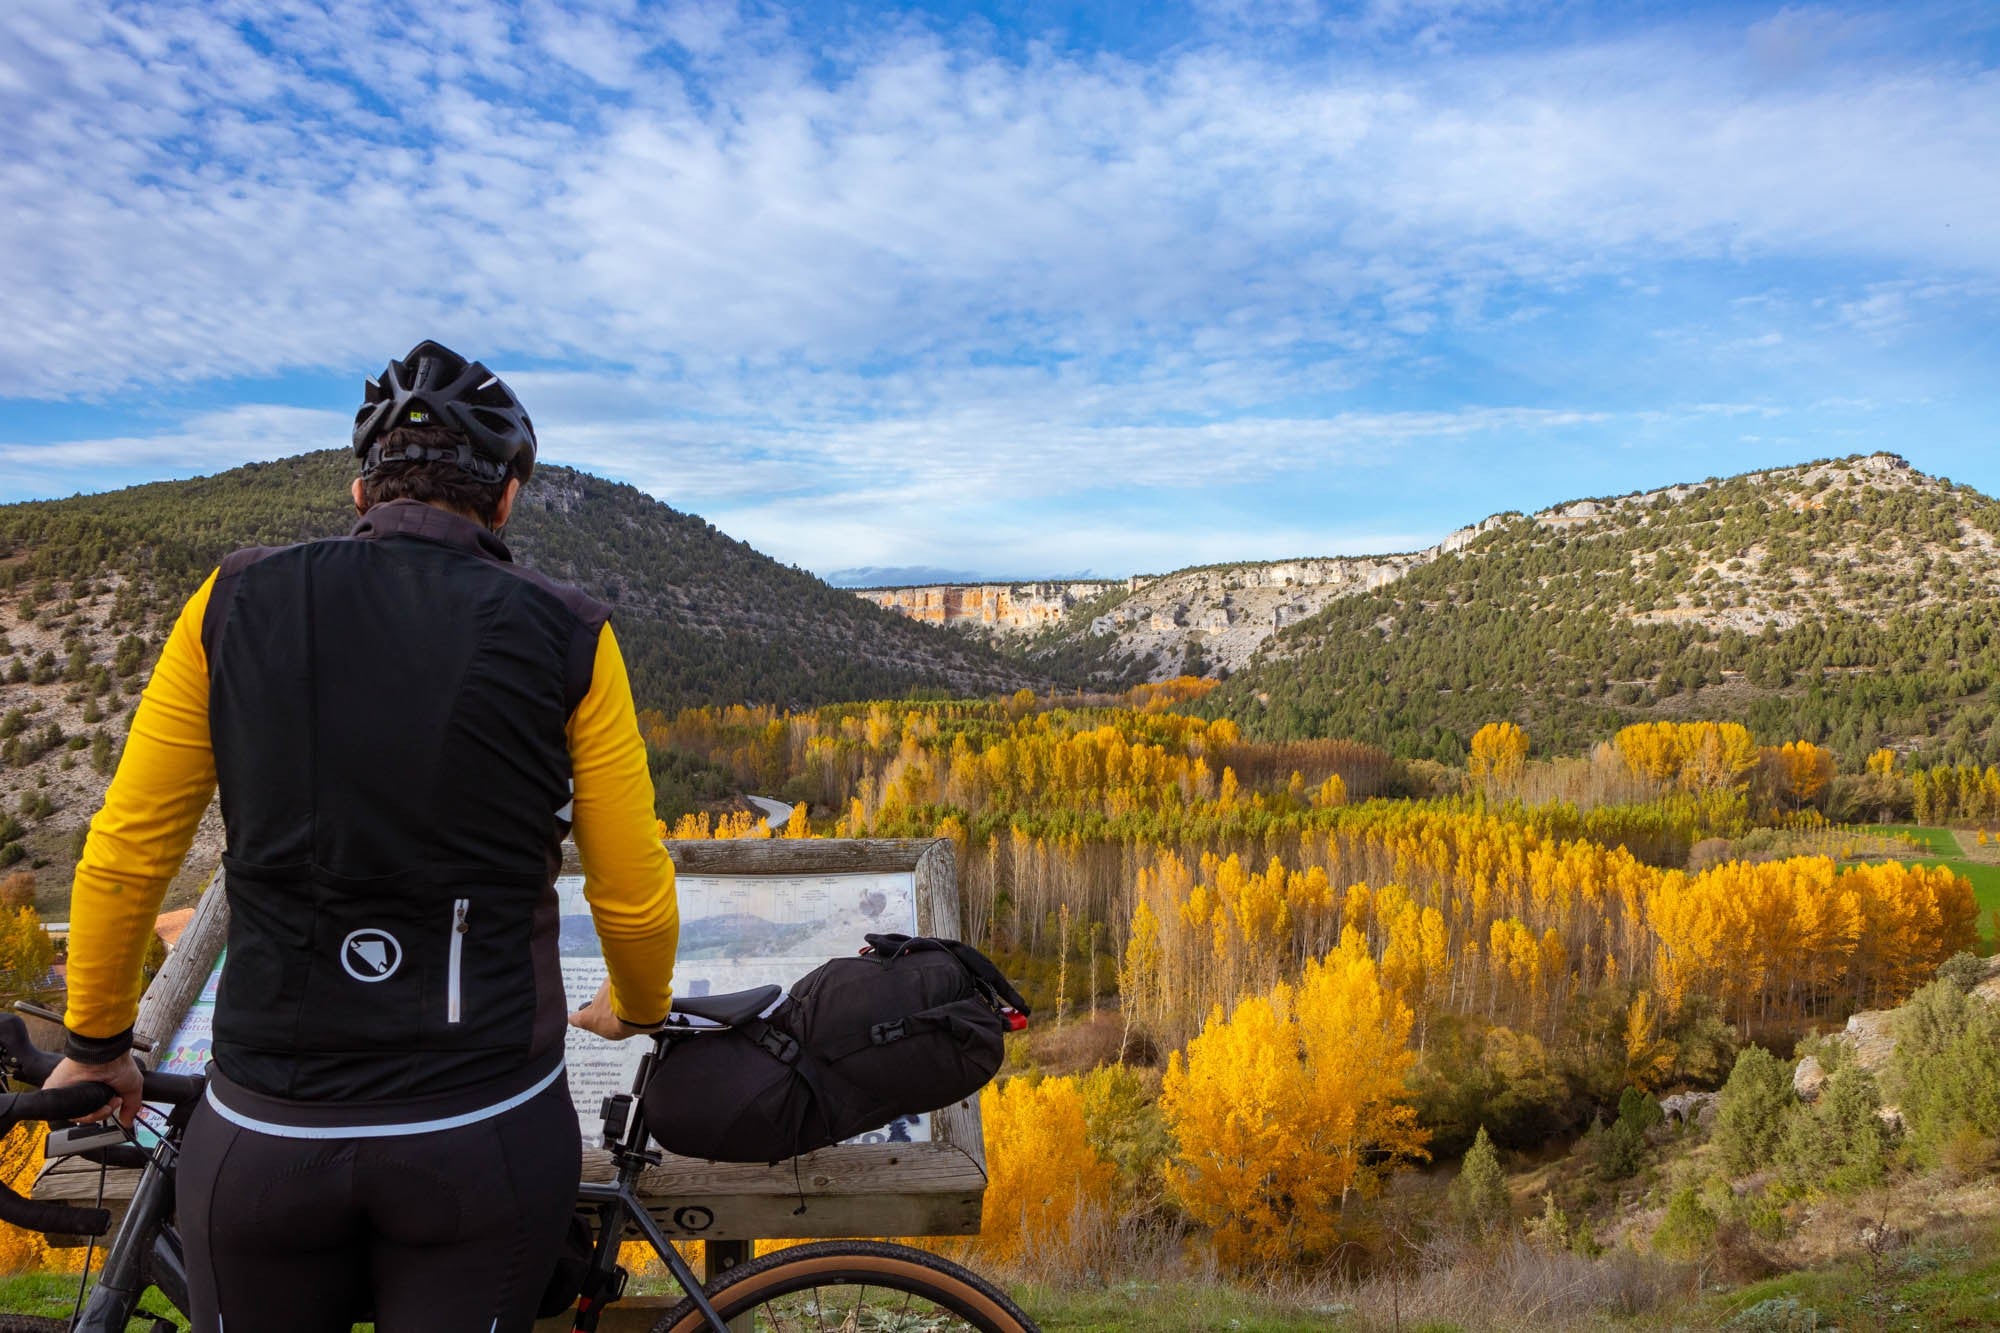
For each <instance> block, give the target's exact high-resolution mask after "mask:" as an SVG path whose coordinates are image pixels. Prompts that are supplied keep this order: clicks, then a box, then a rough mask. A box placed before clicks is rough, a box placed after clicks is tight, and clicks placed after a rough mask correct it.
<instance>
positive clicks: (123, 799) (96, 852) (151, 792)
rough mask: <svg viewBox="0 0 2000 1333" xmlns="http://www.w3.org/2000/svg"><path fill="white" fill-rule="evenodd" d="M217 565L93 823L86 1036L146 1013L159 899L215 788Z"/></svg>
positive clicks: (73, 979) (74, 964) (153, 686)
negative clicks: (210, 646) (211, 664)
mask: <svg viewBox="0 0 2000 1333" xmlns="http://www.w3.org/2000/svg"><path fill="white" fill-rule="evenodd" d="M214 588H215V575H214V574H210V575H209V576H208V580H207V581H206V582H205V583H203V584H202V585H201V587H200V589H199V590H198V591H196V593H195V595H194V596H193V597H191V598H189V599H188V603H187V605H186V606H184V607H182V608H181V615H180V619H179V620H177V621H175V622H174V628H173V632H172V633H171V634H169V635H168V636H167V645H166V647H165V648H164V649H162V650H161V652H160V660H159V663H158V664H157V665H156V666H154V668H153V676H152V679H151V680H149V681H147V682H146V688H145V691H144V692H143V693H142V694H141V695H140V696H139V706H138V708H137V710H136V711H135V712H134V713H133V715H132V729H131V733H130V735H129V736H127V738H126V741H125V753H124V754H123V756H121V757H120V759H119V761H118V772H117V773H116V775H115V776H113V777H112V779H111V786H110V788H109V790H107V791H106V792H105V793H104V808H103V809H101V810H99V811H98V812H97V814H96V815H95V816H93V817H92V819H91V821H90V836H89V837H88V838H87V839H85V841H84V844H83V859H82V860H80V861H78V862H77V867H76V879H75V881H74V883H73V885H72V887H71V889H70V901H69V1012H68V1013H67V1014H66V1015H65V1017H64V1023H65V1025H66V1026H67V1027H68V1028H69V1030H70V1032H71V1033H73V1034H75V1036H77V1037H81V1038H83V1039H84V1040H86V1041H102V1040H106V1039H111V1038H117V1037H120V1036H122V1035H123V1034H124V1033H126V1032H127V1031H128V1030H129V1029H130V1028H131V1026H132V1021H133V1019H135V1018H136V1017H137V1016H138V1013H139V982H140V977H139V969H140V964H141V962H142V961H143V960H144V958H145V954H146V944H147V941H148V939H149V938H150V937H151V936H152V934H153V922H154V920H155V919H156V918H157V917H158V916H159V912H160V899H161V898H162V897H164V896H165V895H166V892H167V885H168V884H169V883H170V882H171V881H172V880H173V877H174V872H175V871H177V870H179V869H180V864H181V858H182V857H184V856H186V855H187V849H188V844H189V843H190V842H192V841H194V832H195V828H196V826H197V825H199V824H200V823H201V816H202V812H203V811H204V810H206V809H207V808H208V799H209V797H210V795H211V794H213V792H214V791H215V752H214V750H213V749H212V748H211V747H210V743H209V735H208V658H207V654H206V653H204V652H203V651H202V646H201V621H202V616H203V614H204V613H205V612H206V611H207V609H208V598H209V594H210V593H211V592H212V591H213V590H214Z"/></svg>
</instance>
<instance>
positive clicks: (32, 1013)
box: [14, 1000, 153, 1054]
mask: <svg viewBox="0 0 2000 1333" xmlns="http://www.w3.org/2000/svg"><path fill="white" fill-rule="evenodd" d="M14 1008H15V1010H16V1011H17V1012H19V1013H23V1014H27V1015H28V1016H29V1017H31V1018H40V1019H46V1020H47V1021H48V1022H51V1023H54V1024H55V1025H56V1026H58V1027H61V1026H62V1025H63V1016H62V1015H61V1014H59V1013H57V1012H56V1011H55V1010H53V1009H44V1008H43V1007H42V1006H41V1005H39V1004H33V1003H30V1002H29V1001H27V1000H16V1001H14ZM132 1049H133V1050H135V1051H145V1052H147V1053H148V1054H151V1052H152V1049H153V1043H152V1042H150V1041H147V1040H146V1039H145V1038H144V1037H141V1036H139V1035H138V1034H136V1033H135V1034H133V1037H132Z"/></svg>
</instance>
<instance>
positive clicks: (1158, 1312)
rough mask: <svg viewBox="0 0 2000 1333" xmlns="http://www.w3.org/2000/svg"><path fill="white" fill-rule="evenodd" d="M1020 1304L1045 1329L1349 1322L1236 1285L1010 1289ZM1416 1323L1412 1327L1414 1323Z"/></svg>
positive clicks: (1238, 1328) (1294, 1330)
mask: <svg viewBox="0 0 2000 1333" xmlns="http://www.w3.org/2000/svg"><path fill="white" fill-rule="evenodd" d="M1012 1294H1013V1296H1014V1299H1015V1300H1017V1301H1019V1302H1020V1305H1021V1308H1022V1309H1024V1310H1027V1311H1028V1312H1029V1313H1031V1314H1032V1315H1034V1317H1035V1322H1036V1323H1038V1324H1040V1325H1041V1326H1042V1327H1043V1328H1044V1329H1046V1330H1048V1333H1057V1331H1058V1330H1061V1331H1062V1333H1141V1330H1160V1333H1182V1331H1185V1333H1195V1331H1196V1330H1207V1329H1227V1330H1229V1333H1307V1330H1312V1333H1324V1330H1327V1329H1330V1328H1340V1327H1342V1326H1344V1325H1345V1326H1351V1325H1349V1321H1348V1320H1346V1319H1344V1318H1342V1316H1343V1315H1346V1314H1348V1313H1349V1311H1348V1310H1347V1308H1346V1307H1345V1306H1342V1305H1339V1304H1331V1303H1318V1304H1310V1303H1304V1302H1300V1301H1286V1300H1283V1299H1281V1298H1278V1297H1273V1296H1260V1295H1258V1294H1256V1293H1254V1292H1249V1291H1244V1290H1241V1289H1239V1288H1235V1287H1227V1286H1205V1285H1197V1284H1193V1283H1155V1282H1124V1283H1119V1284H1117V1285H1116V1286H1109V1287H1101V1288H1097V1289H1095V1290H1088V1291H1085V1290H1074V1291H1058V1290H1055V1289H1053V1288H1049V1287H1042V1286H1025V1287H1017V1288H1015V1289H1014V1291H1013V1293H1012ZM1412 1327H1414V1325H1413V1326H1412Z"/></svg>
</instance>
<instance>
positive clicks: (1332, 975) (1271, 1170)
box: [1160, 927, 1429, 1267]
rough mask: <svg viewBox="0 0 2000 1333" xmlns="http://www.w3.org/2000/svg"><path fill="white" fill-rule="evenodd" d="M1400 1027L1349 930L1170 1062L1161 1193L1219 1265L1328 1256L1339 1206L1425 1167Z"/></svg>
mask: <svg viewBox="0 0 2000 1333" xmlns="http://www.w3.org/2000/svg"><path fill="white" fill-rule="evenodd" d="M1411 1021H1412V1015H1411V1012H1410V1008H1409V1006H1408V1005H1407V1004H1404V1003H1403V1002H1402V1000H1401V999H1399V998H1398V997H1397V996H1396V995H1394V994H1393V993H1391V992H1390V991H1389V990H1387V989H1386V988H1385V987H1384V986H1383V985H1382V982H1381V980H1380V978H1379V977H1378V976H1377V974H1376V968H1375V963H1374V960H1373V959H1372V958H1370V957H1369V953H1368V945H1367V941H1366V940H1365V939H1364V938H1363V936H1362V934H1361V932H1360V931H1358V930H1355V929H1353V928H1352V927H1349V928H1348V929H1347V930H1346V931H1345V932H1344V933H1343V934H1342V936H1341V941H1340V944H1339V946H1338V947H1337V948H1335V949H1334V950H1333V951H1332V952H1331V953H1329V954H1327V956H1326V957H1325V958H1323V959H1317V960H1314V961H1312V962H1309V963H1308V964H1307V965H1306V968H1305V973H1304V975H1303V976H1302V977H1300V979H1299V982H1298V985H1297V986H1296V987H1292V986H1286V985H1280V986H1278V987H1277V988H1276V989H1274V990H1273V991H1272V992H1271V993H1270V994H1269V995H1268V996H1260V997H1256V998H1252V999H1249V1000H1245V1001H1244V1002H1243V1003H1241V1004H1240V1005H1238V1006H1237V1007H1236V1011H1235V1013H1234V1014H1232V1015H1230V1016H1229V1017H1227V1018H1225V1017H1224V1016H1223V1014H1222V1011H1221V1010H1220V1008H1218V1009H1217V1010H1216V1012H1215V1013H1214V1014H1213V1015H1212V1016H1211V1017H1210V1019H1209V1021H1208V1025H1207V1026H1206V1027H1205V1028H1203V1030H1202V1033H1201V1035H1200V1036H1199V1037H1196V1038H1195V1039H1194V1040H1193V1041H1192V1042H1190V1043H1189V1044H1188V1048H1187V1052H1186V1055H1185V1057H1183V1055H1182V1054H1181V1053H1180V1052H1175V1053H1174V1055H1173V1057H1172V1059H1171V1060H1170V1061H1169V1063H1168V1066H1167V1073H1166V1078H1165V1080H1164V1082H1163V1083H1162V1086H1161V1091H1160V1109H1161V1112H1162V1113H1163V1114H1164V1116H1165V1117H1166V1121H1167V1128H1168V1131H1169V1132H1170V1133H1171V1134H1172V1136H1173V1139H1174V1143H1175V1154H1174V1160H1173V1162H1172V1164H1171V1165H1170V1166H1169V1167H1168V1168H1167V1172H1166V1180H1167V1188H1168V1189H1169V1190H1170V1191H1172V1193H1173V1195H1174V1197H1175V1198H1176V1199H1177V1200H1179V1202H1180V1204H1181V1206H1182V1207H1184V1208H1185V1209H1187V1211H1188V1213H1189V1215H1190V1216H1192V1217H1193V1218H1194V1219H1195V1220H1196V1221H1198V1222H1200V1223H1201V1224H1202V1225H1204V1226H1206V1227H1208V1228H1209V1229H1210V1230H1211V1232H1212V1233H1213V1234H1214V1237H1215V1245H1216V1250H1217V1253H1218V1255H1219V1256H1220V1257H1221V1258H1222V1260H1223V1261H1224V1262H1225V1263H1228V1264H1231V1265H1233V1266H1239V1267H1240V1266H1246V1265H1251V1264H1258V1263H1296V1262H1300V1261H1307V1262H1310V1261H1312V1260H1316V1259H1321V1258H1324V1257H1326V1256H1327V1255H1329V1254H1331V1253H1332V1252H1333V1249H1334V1247H1335V1246H1336V1245H1338V1244H1339V1242H1340V1237H1341V1221H1342V1213H1343V1210H1344V1208H1345V1206H1346V1204H1347V1201H1348V1199H1349V1198H1350V1197H1351V1196H1355V1195H1358V1196H1360V1197H1362V1198H1367V1197H1369V1196H1372V1195H1373V1194H1374V1193H1375V1192H1376V1191H1377V1190H1379V1189H1380V1188H1381V1185H1382V1183H1383V1181H1384V1180H1385V1179H1386V1178H1387V1177H1388V1176H1389V1175H1390V1174H1391V1173H1392V1172H1394V1171H1396V1170H1397V1169H1399V1168H1401V1167H1403V1166H1404V1165H1406V1164H1408V1163H1410V1162H1412V1161H1415V1160H1417V1159H1420V1158H1422V1157H1424V1156H1425V1152H1424V1143H1425V1142H1426V1141H1427V1139H1428V1138H1429V1135H1428V1134H1427V1133H1426V1132H1425V1131H1424V1130H1422V1129H1420V1128H1419V1127H1418V1125H1417V1120H1416V1112H1415V1111H1414V1110H1413V1109H1412V1108H1411V1107H1410V1105H1409V1103H1408V1097H1409V1091H1408V1088H1407V1087H1406V1086H1405V1083H1404V1077H1405V1075H1406V1074H1407V1073H1408V1071H1409V1068H1410V1066H1411V1064H1412V1063H1413V1062H1414V1060H1415V1058H1416V1057H1415V1055H1414V1053H1413V1052H1412V1051H1411V1050H1410V1045H1409V1040H1410V1026H1411Z"/></svg>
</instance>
